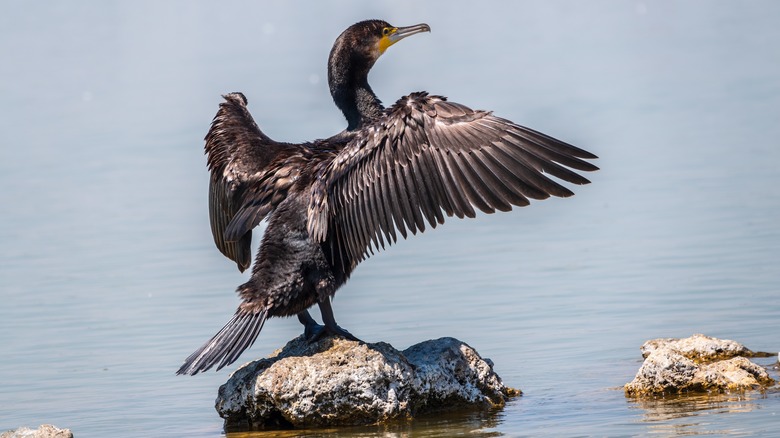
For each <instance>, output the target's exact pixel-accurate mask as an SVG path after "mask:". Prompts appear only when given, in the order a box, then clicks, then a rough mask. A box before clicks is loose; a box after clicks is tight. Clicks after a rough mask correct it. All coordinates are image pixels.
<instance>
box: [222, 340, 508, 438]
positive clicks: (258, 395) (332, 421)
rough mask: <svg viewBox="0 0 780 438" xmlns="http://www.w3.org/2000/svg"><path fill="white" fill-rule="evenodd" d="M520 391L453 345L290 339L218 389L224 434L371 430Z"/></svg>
mask: <svg viewBox="0 0 780 438" xmlns="http://www.w3.org/2000/svg"><path fill="white" fill-rule="evenodd" d="M519 394H520V391H518V390H514V389H511V388H509V387H506V386H504V384H503V383H502V381H501V379H500V378H499V377H498V375H496V373H495V372H493V365H492V363H491V362H489V361H488V360H485V359H482V358H481V357H480V356H479V354H478V353H477V352H476V351H475V350H474V349H472V348H471V347H469V346H468V345H466V344H465V343H463V342H461V341H459V340H457V339H453V338H441V339H437V340H431V341H426V342H422V343H420V344H417V345H414V346H412V347H409V348H408V349H406V350H405V351H403V352H400V351H398V350H396V349H395V348H393V347H392V346H391V345H389V344H386V343H383V342H379V343H376V344H364V343H359V342H354V341H350V340H346V339H342V338H336V337H331V338H325V339H323V340H320V341H318V342H316V343H312V344H310V343H308V342H307V341H306V340H305V339H304V338H303V336H300V337H298V338H296V339H293V340H292V341H290V342H289V343H287V345H286V346H285V347H284V348H282V349H281V350H279V351H277V352H275V353H274V354H273V355H271V356H270V357H268V358H266V359H261V360H258V361H254V362H250V363H248V364H245V365H244V366H242V367H241V368H239V369H238V370H236V371H235V372H234V373H233V374H232V375H231V376H230V379H229V380H228V382H227V383H225V384H224V385H222V387H220V389H219V396H218V397H217V401H216V409H217V411H218V412H219V415H220V416H221V417H222V418H224V419H225V427H226V429H228V430H230V429H235V428H243V429H246V428H253V429H258V428H268V427H290V426H293V427H313V426H314V427H316V426H326V425H327V426H335V425H357V424H373V423H378V422H385V421H389V420H396V419H408V418H412V417H414V416H416V415H419V414H422V413H426V412H432V411H441V410H449V409H455V408H461V407H467V406H479V407H502V406H504V403H505V402H506V400H507V399H508V398H510V397H512V396H515V395H519Z"/></svg>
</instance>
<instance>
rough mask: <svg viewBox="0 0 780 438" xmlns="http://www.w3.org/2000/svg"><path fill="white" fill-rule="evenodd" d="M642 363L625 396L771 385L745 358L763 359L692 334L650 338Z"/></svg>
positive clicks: (741, 348) (730, 343) (738, 347)
mask: <svg viewBox="0 0 780 438" xmlns="http://www.w3.org/2000/svg"><path fill="white" fill-rule="evenodd" d="M641 350H642V356H643V357H644V358H645V361H644V363H642V366H641V367H640V369H639V371H638V372H637V374H636V376H635V377H634V380H632V381H631V382H629V383H627V384H626V385H625V387H624V390H625V392H626V395H629V396H647V395H651V396H652V395H663V394H679V393H685V392H706V391H719V392H723V391H744V390H750V389H760V388H765V387H768V386H771V385H773V384H774V380H773V379H772V378H770V377H769V374H767V371H766V370H765V369H764V368H763V367H761V366H759V365H756V364H755V363H753V362H751V361H749V360H748V359H746V358H745V357H743V356H747V357H756V356H760V357H765V356H766V355H767V353H761V352H759V353H755V352H753V351H751V350H749V349H748V348H746V347H745V346H743V345H742V344H740V343H738V342H734V341H730V340H724V339H717V338H711V337H708V336H704V335H698V334H697V335H693V336H691V337H690V338H685V339H674V338H668V339H653V340H650V341H647V342H645V343H644V344H643V345H642V348H641Z"/></svg>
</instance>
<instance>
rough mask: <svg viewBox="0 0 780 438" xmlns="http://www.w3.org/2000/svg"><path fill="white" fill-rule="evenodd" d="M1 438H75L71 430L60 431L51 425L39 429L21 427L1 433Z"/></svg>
mask: <svg viewBox="0 0 780 438" xmlns="http://www.w3.org/2000/svg"><path fill="white" fill-rule="evenodd" d="M0 438H73V433H71V431H70V429H60V428H59V427H57V426H52V425H51V424H44V425H41V426H40V427H39V428H38V429H30V428H27V427H20V428H18V429H14V430H8V431H5V432H3V433H0Z"/></svg>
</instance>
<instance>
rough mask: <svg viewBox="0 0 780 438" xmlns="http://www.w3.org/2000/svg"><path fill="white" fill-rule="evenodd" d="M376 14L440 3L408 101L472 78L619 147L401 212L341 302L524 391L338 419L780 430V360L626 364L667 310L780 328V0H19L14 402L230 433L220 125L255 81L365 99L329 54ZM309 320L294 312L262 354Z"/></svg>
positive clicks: (10, 177) (401, 66)
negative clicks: (200, 366)
mask: <svg viewBox="0 0 780 438" xmlns="http://www.w3.org/2000/svg"><path fill="white" fill-rule="evenodd" d="M369 17H382V18H385V19H387V20H388V21H390V22H392V23H396V24H398V25H408V24H414V23H419V22H427V23H428V24H430V25H431V27H432V29H433V32H432V33H431V34H425V35H419V36H415V37H414V38H410V39H409V40H406V41H404V42H403V43H401V44H399V45H398V46H395V47H393V48H391V49H390V50H389V51H388V52H387V54H386V55H385V56H384V57H383V58H382V59H381V60H380V61H379V62H378V64H377V66H376V67H375V70H374V71H373V72H372V75H371V78H370V79H371V81H372V83H373V84H374V89H375V91H376V92H377V93H378V94H379V96H380V97H381V98H382V99H384V101H385V102H386V103H392V102H393V101H394V100H395V99H396V98H397V97H400V96H402V95H404V94H406V93H408V92H411V91H414V90H423V89H424V90H428V91H430V92H433V93H440V94H445V95H448V96H449V97H450V99H452V100H454V101H457V102H462V103H465V104H468V105H470V106H472V107H475V108H487V109H492V110H494V111H495V113H496V114H498V115H500V116H503V117H507V118H510V119H512V120H515V121H517V122H519V123H522V124H526V125H528V126H531V127H533V128H535V129H539V130H541V131H543V132H548V133H550V134H552V135H555V136H557V137H559V138H562V139H564V140H567V141H569V142H572V143H574V144H576V145H579V146H582V147H584V148H586V149H588V150H591V151H593V152H595V153H597V154H598V155H599V156H600V157H601V159H600V160H598V165H599V166H601V167H602V170H601V171H600V172H598V173H597V174H594V175H592V180H593V184H592V185H590V186H585V187H577V188H575V191H576V192H577V196H575V197H573V198H570V199H566V200H548V201H544V202H540V203H535V204H534V205H533V206H532V207H530V208H526V209H520V210H517V211H515V212H512V213H510V214H498V215H492V216H485V215H482V216H480V217H479V218H477V219H476V220H470V221H457V220H452V221H450V222H448V223H447V224H446V225H445V226H444V227H442V228H440V229H437V230H436V231H433V232H426V234H425V235H424V236H422V237H416V238H414V239H412V240H409V241H406V242H402V243H400V244H398V245H396V246H394V247H393V248H391V249H389V250H388V251H386V252H385V253H383V254H381V255H379V256H377V257H374V258H372V259H370V260H368V261H367V262H365V263H364V264H363V265H361V267H360V268H359V269H358V270H357V272H356V274H355V275H354V277H353V279H352V280H351V281H350V283H349V284H348V285H347V286H345V287H344V288H343V289H342V290H341V291H340V292H339V294H338V298H337V300H336V302H335V311H336V314H337V317H338V320H339V322H340V324H342V325H343V326H344V327H347V328H348V329H349V330H351V331H352V332H353V333H355V334H357V335H358V336H360V337H361V338H363V339H365V340H369V341H379V340H383V341H387V342H390V343H392V344H393V345H395V346H396V347H398V348H406V347H407V346H409V345H411V344H414V343H417V342H419V341H422V340H425V339H430V338H436V337H441V336H454V337H457V338H459V339H462V340H464V341H466V342H468V343H469V344H470V345H472V346H474V347H475V348H476V349H477V350H478V351H480V353H482V354H483V355H484V356H486V357H490V358H491V359H492V360H493V361H494V362H495V364H496V370H497V372H498V373H499V374H500V375H501V376H502V377H503V378H504V380H505V382H506V383H507V384H509V385H510V386H514V387H519V388H521V389H522V390H523V391H524V393H525V395H524V396H523V397H521V398H518V399H516V400H514V401H512V402H511V403H510V404H509V405H508V406H507V407H506V408H505V409H503V410H502V411H500V412H494V413H487V414H479V415H477V414H459V415H450V416H446V417H434V418H427V419H421V420H420V421H417V422H414V423H412V424H408V425H395V426H383V427H368V428H349V429H334V430H326V431H319V432H307V433H308V434H309V436H311V435H312V434H316V435H322V436H339V437H342V436H361V437H366V436H382V437H401V436H430V437H433V436H452V435H476V436H538V435H554V436H644V435H649V434H654V435H660V436H675V435H697V434H701V435H705V434H714V435H734V436H740V435H761V434H764V435H766V434H770V433H773V432H775V431H776V429H777V415H778V412H779V411H780V393H779V392H778V391H777V390H770V391H767V392H766V393H763V394H761V393H748V394H732V395H725V396H720V397H711V398H684V399H673V400H662V401H651V402H640V401H635V400H630V399H626V398H625V397H624V395H623V392H622V391H621V390H620V386H622V385H623V384H624V383H626V382H628V381H630V380H631V379H632V378H633V375H634V373H635V372H636V370H637V369H638V367H639V365H640V355H639V350H638V348H639V346H640V345H641V343H642V342H643V341H644V340H646V339H650V338H655V337H666V336H675V337H682V336H689V335H691V334H693V333H698V332H702V333H706V334H708V335H711V336H718V337H724V338H729V339H735V340H738V341H740V342H743V343H745V344H746V345H747V346H748V347H750V348H752V349H757V350H767V351H777V350H780V345H778V341H777V328H778V324H777V320H778V315H779V314H780V293H778V292H780V291H778V288H779V286H780V270H778V266H780V255H778V252H777V247H778V245H780V227H778V226H777V219H778V216H780V190H778V188H777V187H778V185H780V171H778V167H777V166H778V163H780V147H778V141H777V139H778V138H780V124H778V123H777V114H778V113H780V63H778V62H777V47H778V46H780V28H778V27H777V22H778V18H780V6H779V5H778V4H777V3H775V2H771V1H764V2H759V1H756V2H749V3H734V2H717V1H691V2H684V3H680V2H663V1H661V2H647V3H643V2H625V1H624V2H616V1H602V2H588V3H587V4H586V3H583V2H566V1H553V2H550V1H547V2H518V3H501V4H489V5H484V4H483V3H477V2H474V3H472V2H452V1H448V2H435V3H431V2H427V3H425V4H422V5H419V4H417V3H414V2H403V1H402V2H398V1H394V2H372V3H371V4H363V3H358V2H346V1H342V2H336V3H333V4H328V5H325V4H319V3H317V4H310V3H298V2H265V3H262V4H260V3H254V2H252V3H250V2H247V3H241V2H231V3H221V4H219V5H216V4H211V3H209V2H186V3H185V2H164V3H157V2H133V3H127V2H80V3H61V2H48V3H43V4H40V3H39V4H36V6H35V7H34V8H33V7H32V6H30V5H29V4H28V3H26V2H21V1H6V2H3V4H2V6H0V55H1V56H2V59H3V61H2V63H0V95H2V99H0V115H2V117H0V143H1V145H0V187H2V188H3V190H0V205H2V206H3V207H2V209H0V242H2V243H1V244H0V245H2V246H1V248H2V251H0V293H1V294H2V306H0V355H1V356H2V358H3V360H2V361H0V430H4V429H9V428H13V427H17V426H21V425H28V426H37V425H38V424H41V423H54V424H57V425H59V426H61V427H69V428H72V429H73V430H74V432H75V434H76V436H78V437H89V436H117V437H124V436H127V437H135V436H160V437H164V436H196V437H219V436H221V435H223V431H222V422H221V419H220V418H219V417H218V416H217V414H216V413H215V411H214V410H213V401H214V398H215V396H216V389H217V387H218V386H219V385H220V384H221V383H223V382H224V381H225V380H226V379H227V376H228V373H227V372H224V371H223V372H220V373H207V374H205V375H199V376H197V377H194V378H189V377H180V376H175V375H174V372H175V370H176V369H177V368H178V366H179V365H180V364H181V361H182V360H183V359H184V358H185V357H186V356H187V355H188V354H189V353H190V352H191V351H192V350H193V349H194V348H196V347H197V346H199V345H200V344H201V343H202V342H203V341H205V340H206V339H208V338H209V337H210V336H211V335H212V334H213V333H214V332H215V331H216V330H217V329H218V328H219V327H221V325H222V324H223V323H224V322H225V321H226V320H227V319H228V318H229V316H230V315H231V314H232V312H233V310H234V309H235V306H236V305H237V303H238V300H237V298H236V297H235V295H234V293H233V290H234V288H235V287H236V286H237V285H238V284H240V283H242V282H243V281H245V278H246V277H245V276H243V275H241V274H239V273H238V272H237V271H236V270H235V267H234V265H232V263H230V262H229V261H228V260H227V259H225V258H223V257H222V256H221V255H220V254H219V253H218V252H217V251H216V250H215V248H214V247H213V243H212V241H211V236H210V232H209V226H208V218H207V210H206V188H207V173H206V170H205V166H204V164H205V159H204V157H203V156H202V137H203V135H204V134H205V132H206V129H207V127H208V123H209V121H210V120H211V117H213V114H214V112H215V110H216V106H217V104H218V102H219V94H221V93H225V92H229V91H235V90H240V91H243V92H244V93H246V95H247V96H248V98H249V102H250V109H251V110H252V112H253V115H254V117H255V119H256V120H257V121H258V124H259V125H260V126H261V127H262V129H263V130H264V131H265V132H266V133H267V134H268V135H269V136H271V137H272V138H276V139H279V140H287V141H303V140H307V139H313V138H319V137H325V136H329V135H331V134H333V133H335V132H337V131H339V130H341V129H343V127H344V121H343V119H342V117H341V115H340V114H339V113H338V112H337V110H336V109H335V107H333V105H332V102H331V101H330V97H329V95H328V91H327V86H326V83H325V80H326V75H325V70H324V68H325V62H326V59H327V54H328V51H329V50H330V46H331V44H332V41H333V39H334V38H335V37H336V36H337V35H338V34H339V33H340V32H341V31H342V30H343V29H344V28H345V27H346V26H348V25H349V24H351V23H353V22H355V21H358V20H360V19H364V18H369ZM301 120H305V121H306V122H305V123H302V122H301ZM299 332H300V326H299V324H298V323H297V321H295V320H294V319H285V320H273V321H271V322H269V323H268V324H266V328H265V329H264V331H263V333H262V335H261V337H260V338H259V340H258V342H257V343H256V345H255V346H254V347H253V348H252V349H251V350H249V351H248V352H246V353H245V354H244V356H243V357H242V360H250V359H252V358H256V357H262V356H265V355H267V354H269V353H270V352H271V351H273V350H274V349H276V348H278V347H279V346H281V345H283V344H284V342H286V341H287V340H289V339H291V338H292V337H294V336H296V335H297V334H298V333H299ZM773 361H774V360H773V359H765V360H763V362H761V363H762V364H764V365H766V366H769V367H770V368H771V367H772V362H773ZM233 368H234V367H231V369H233ZM771 372H772V374H773V375H774V376H775V377H777V371H775V370H772V371H771ZM297 433H298V432H295V433H290V432H285V433H266V434H259V435H252V436H295V435H296V434H297ZM301 434H306V433H304V432H301ZM231 436H233V435H232V434H231ZM236 436H246V435H236Z"/></svg>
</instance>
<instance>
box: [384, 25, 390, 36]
mask: <svg viewBox="0 0 780 438" xmlns="http://www.w3.org/2000/svg"><path fill="white" fill-rule="evenodd" d="M388 35H390V28H389V27H386V28H384V29H382V36H388Z"/></svg>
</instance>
